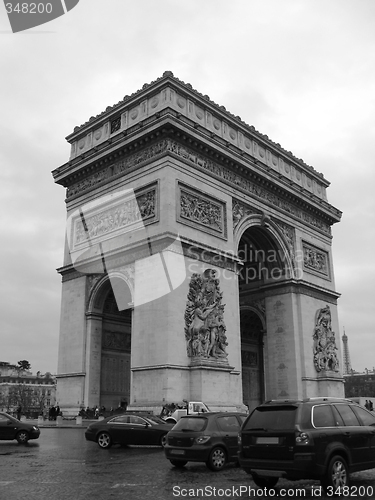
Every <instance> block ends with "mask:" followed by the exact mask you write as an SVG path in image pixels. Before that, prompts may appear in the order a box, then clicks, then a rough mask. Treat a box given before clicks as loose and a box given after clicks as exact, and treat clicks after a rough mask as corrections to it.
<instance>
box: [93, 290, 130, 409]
mask: <svg viewBox="0 0 375 500" xmlns="http://www.w3.org/2000/svg"><path fill="white" fill-rule="evenodd" d="M131 326H132V309H130V308H129V309H125V310H123V311H119V309H118V306H117V303H116V299H115V295H114V293H113V291H112V290H110V291H109V292H108V293H107V296H106V299H105V302H104V306H103V323H102V349H101V373H100V406H105V407H106V408H108V409H109V408H111V407H112V408H115V407H117V406H123V407H125V406H127V405H128V403H129V401H130V385H131V376H130V374H131V371H130V355H131Z"/></svg>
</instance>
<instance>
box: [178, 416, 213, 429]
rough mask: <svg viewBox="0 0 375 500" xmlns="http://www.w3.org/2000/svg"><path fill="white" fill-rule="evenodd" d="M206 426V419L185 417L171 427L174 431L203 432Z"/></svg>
mask: <svg viewBox="0 0 375 500" xmlns="http://www.w3.org/2000/svg"><path fill="white" fill-rule="evenodd" d="M206 425H207V418H203V417H194V418H193V417H186V418H181V420H179V421H178V422H177V424H176V425H175V426H174V427H173V430H174V431H195V432H199V431H203V430H204V429H205V428H206Z"/></svg>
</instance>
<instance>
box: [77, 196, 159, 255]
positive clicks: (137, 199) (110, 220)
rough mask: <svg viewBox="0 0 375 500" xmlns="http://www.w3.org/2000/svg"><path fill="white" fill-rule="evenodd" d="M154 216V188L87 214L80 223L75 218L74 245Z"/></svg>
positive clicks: (79, 220) (79, 219)
mask: <svg viewBox="0 0 375 500" xmlns="http://www.w3.org/2000/svg"><path fill="white" fill-rule="evenodd" d="M155 216H156V188H155V187H154V188H152V189H150V190H148V191H146V192H143V193H142V194H139V195H136V196H132V197H130V198H129V199H124V200H122V201H121V203H117V204H116V205H114V206H110V207H108V208H106V209H104V210H101V211H98V212H96V213H94V214H92V215H88V216H86V217H85V219H84V223H82V218H77V219H76V221H75V227H74V240H73V241H74V246H76V245H79V244H81V243H86V242H87V241H88V240H89V241H91V240H92V239H93V238H96V237H103V236H106V235H107V234H109V233H112V232H115V231H117V230H119V229H123V228H125V227H128V226H131V225H133V224H134V223H137V222H140V221H142V222H145V221H148V220H150V219H152V218H155Z"/></svg>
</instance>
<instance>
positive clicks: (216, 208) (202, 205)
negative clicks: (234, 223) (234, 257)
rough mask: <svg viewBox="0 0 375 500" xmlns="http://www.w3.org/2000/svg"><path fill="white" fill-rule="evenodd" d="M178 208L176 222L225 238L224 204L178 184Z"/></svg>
mask: <svg viewBox="0 0 375 500" xmlns="http://www.w3.org/2000/svg"><path fill="white" fill-rule="evenodd" d="M179 200H180V201H179V207H178V214H177V220H178V221H179V222H182V223H184V224H188V225H192V226H194V227H197V228H199V229H201V230H205V231H208V232H209V233H211V234H216V235H217V236H222V237H225V236H226V218H225V204H224V203H223V202H221V201H220V200H217V199H214V198H212V197H211V196H208V195H204V194H203V193H202V192H201V191H196V190H194V189H193V188H189V187H187V186H184V185H181V184H179Z"/></svg>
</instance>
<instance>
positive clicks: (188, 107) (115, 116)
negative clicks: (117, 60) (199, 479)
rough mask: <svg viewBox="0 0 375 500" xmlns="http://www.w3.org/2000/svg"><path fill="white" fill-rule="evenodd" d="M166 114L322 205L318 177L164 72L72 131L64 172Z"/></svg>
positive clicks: (322, 191)
mask: <svg viewBox="0 0 375 500" xmlns="http://www.w3.org/2000/svg"><path fill="white" fill-rule="evenodd" d="M167 110H169V111H171V110H172V111H173V112H174V114H175V115H176V114H177V116H178V117H180V119H181V122H183V121H185V120H186V123H188V122H191V123H193V126H194V127H195V128H196V129H197V130H200V131H203V132H204V134H205V135H207V136H209V137H210V138H211V139H212V140H213V141H214V142H217V143H221V144H222V145H225V146H227V147H228V148H233V149H235V150H237V151H238V153H239V154H242V155H246V156H249V157H250V158H251V159H252V160H253V162H254V163H256V164H258V165H259V166H260V167H263V168H268V169H270V170H272V171H273V172H274V173H276V174H277V175H279V176H280V177H281V178H285V180H287V182H289V183H291V184H295V185H296V187H299V188H302V189H305V190H306V191H308V192H311V193H312V194H314V195H315V196H317V197H318V198H319V199H322V200H326V188H327V187H328V186H329V182H328V181H327V180H326V179H325V178H324V177H323V175H322V174H320V173H318V172H317V171H316V170H314V169H313V168H312V167H311V166H309V165H307V164H306V163H304V162H303V161H302V160H301V159H297V158H296V157H294V156H293V154H292V153H291V152H289V151H286V150H285V149H283V148H282V147H281V146H280V144H276V143H274V142H273V141H271V140H270V139H269V138H268V136H266V135H263V134H261V133H260V132H258V131H257V130H255V128H254V127H253V126H249V125H247V124H246V123H245V122H243V121H242V120H241V118H240V117H235V116H234V115H232V114H231V113H229V112H228V111H227V110H226V109H225V108H224V107H223V106H218V105H217V104H216V103H214V102H213V101H211V100H210V98H209V97H208V96H203V95H202V94H200V93H199V92H197V91H196V90H194V89H193V88H192V87H191V85H189V84H186V83H184V82H181V81H180V80H179V79H178V78H176V77H174V76H173V74H172V73H171V72H165V73H164V75H163V77H161V78H159V79H158V80H156V81H155V82H152V83H151V84H146V85H144V86H143V87H142V89H141V90H140V91H138V92H136V93H134V94H133V95H131V96H126V97H125V98H124V100H123V101H120V102H119V103H117V104H116V105H114V106H109V107H107V109H106V110H105V111H104V112H103V113H101V114H100V115H98V116H96V117H91V118H90V120H89V121H88V122H86V123H85V124H84V125H82V126H81V127H76V128H75V130H74V132H73V134H70V135H69V136H68V137H67V140H68V141H69V142H70V144H71V156H70V162H69V163H68V164H67V165H66V166H73V165H74V162H72V161H73V160H75V159H78V160H82V159H84V158H85V157H86V155H87V154H88V153H89V154H90V153H93V154H96V153H97V152H98V151H103V149H104V150H105V149H107V146H111V144H114V143H118V142H119V139H120V140H121V139H122V138H124V136H128V135H131V134H132V132H134V128H136V129H139V128H143V127H147V126H148V125H149V124H151V123H152V122H153V121H155V120H158V118H159V117H160V116H162V115H163V114H164V113H165V112H167ZM64 167H65V166H63V167H61V168H60V169H57V171H56V170H55V172H54V175H55V178H58V177H59V175H58V174H60V173H62V170H65V168H64ZM57 182H58V181H57Z"/></svg>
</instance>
